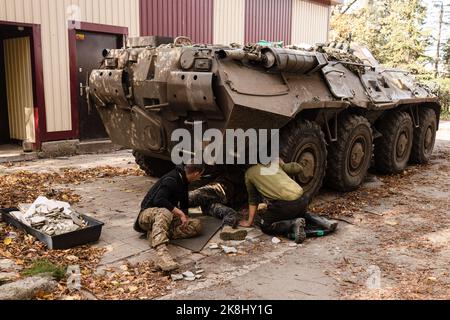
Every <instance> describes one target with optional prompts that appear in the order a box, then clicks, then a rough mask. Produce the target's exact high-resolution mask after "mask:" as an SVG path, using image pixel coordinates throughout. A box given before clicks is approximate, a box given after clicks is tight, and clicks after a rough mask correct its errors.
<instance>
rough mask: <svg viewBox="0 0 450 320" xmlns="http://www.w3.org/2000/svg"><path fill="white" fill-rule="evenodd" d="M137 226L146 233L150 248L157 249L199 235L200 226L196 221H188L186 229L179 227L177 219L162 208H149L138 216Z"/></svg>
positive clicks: (198, 221)
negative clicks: (171, 242)
mask: <svg viewBox="0 0 450 320" xmlns="http://www.w3.org/2000/svg"><path fill="white" fill-rule="evenodd" d="M139 226H140V227H141V228H142V229H143V230H146V231H147V238H148V240H149V242H150V246H152V247H153V248H157V247H158V246H160V245H166V244H167V243H168V242H169V240H170V239H171V240H176V239H188V238H193V237H196V236H197V235H199V234H200V232H201V229H202V225H201V222H200V220H198V219H190V220H189V222H188V224H187V226H186V227H184V228H183V227H182V226H181V220H180V218H179V217H174V214H173V213H172V212H170V211H169V210H167V209H164V208H149V209H147V210H144V211H143V212H142V213H141V214H140V216H139Z"/></svg>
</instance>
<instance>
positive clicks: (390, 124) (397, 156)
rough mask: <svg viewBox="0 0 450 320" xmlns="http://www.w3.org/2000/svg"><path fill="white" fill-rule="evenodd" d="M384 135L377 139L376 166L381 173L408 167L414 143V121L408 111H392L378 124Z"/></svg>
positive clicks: (398, 170)
mask: <svg viewBox="0 0 450 320" xmlns="http://www.w3.org/2000/svg"><path fill="white" fill-rule="evenodd" d="M378 131H379V132H380V133H381V134H382V137H381V138H379V139H377V140H376V141H375V166H376V168H377V170H378V171H379V172H380V173H384V174H393V173H400V172H402V171H403V170H405V169H406V167H407V165H408V161H409V158H410V156H411V150H412V145H413V137H414V133H413V131H414V130H413V122H412V119H411V116H410V115H409V114H407V113H406V112H392V114H390V115H388V116H387V117H385V118H384V119H382V121H381V122H380V123H379V125H378Z"/></svg>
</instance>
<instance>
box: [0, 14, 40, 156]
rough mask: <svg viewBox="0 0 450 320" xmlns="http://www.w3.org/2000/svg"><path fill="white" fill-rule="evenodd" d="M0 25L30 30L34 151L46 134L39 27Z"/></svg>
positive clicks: (33, 25) (36, 25) (10, 23)
mask: <svg viewBox="0 0 450 320" xmlns="http://www.w3.org/2000/svg"><path fill="white" fill-rule="evenodd" d="M0 25H8V26H17V27H24V28H31V34H28V36H30V47H31V48H30V50H31V69H32V70H31V72H32V82H33V109H34V130H35V139H36V141H35V143H34V149H36V150H38V149H40V147H41V144H42V141H43V137H44V136H45V133H46V132H47V123H46V116H45V93H44V70H43V67H42V66H43V64H42V42H41V26H40V25H39V24H30V23H20V22H12V21H0Z"/></svg>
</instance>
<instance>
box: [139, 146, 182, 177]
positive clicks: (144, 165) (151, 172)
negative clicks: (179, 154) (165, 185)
mask: <svg viewBox="0 0 450 320" xmlns="http://www.w3.org/2000/svg"><path fill="white" fill-rule="evenodd" d="M133 156H134V158H135V159H136V163H137V164H138V165H139V167H140V168H141V169H142V171H144V172H145V174H146V175H148V176H151V177H155V178H161V177H162V176H164V175H165V174H166V173H168V172H170V171H171V170H173V168H175V165H174V164H173V163H172V162H170V161H166V160H162V159H158V158H152V157H148V156H146V155H144V154H142V153H140V152H139V151H133Z"/></svg>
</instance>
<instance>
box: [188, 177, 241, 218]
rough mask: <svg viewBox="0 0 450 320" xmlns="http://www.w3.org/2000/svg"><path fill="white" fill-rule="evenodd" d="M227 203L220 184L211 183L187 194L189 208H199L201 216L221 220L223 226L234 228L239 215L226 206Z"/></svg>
mask: <svg viewBox="0 0 450 320" xmlns="http://www.w3.org/2000/svg"><path fill="white" fill-rule="evenodd" d="M227 202H228V199H227V194H226V192H225V188H224V187H223V186H222V185H221V184H220V183H212V184H209V185H207V186H205V187H202V188H199V189H197V190H194V191H191V192H189V207H191V208H196V207H201V208H202V211H203V214H205V215H208V216H211V217H214V218H217V219H221V220H223V223H224V225H228V226H231V227H236V226H237V224H238V223H239V220H240V215H239V213H238V212H237V211H236V210H234V209H233V208H230V207H228V206H226V204H227Z"/></svg>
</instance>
